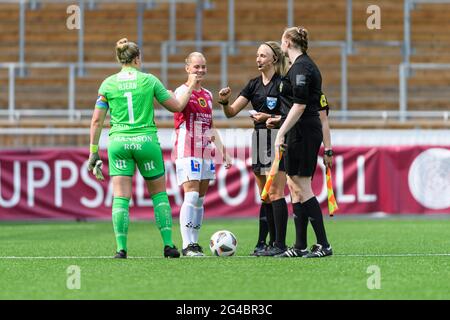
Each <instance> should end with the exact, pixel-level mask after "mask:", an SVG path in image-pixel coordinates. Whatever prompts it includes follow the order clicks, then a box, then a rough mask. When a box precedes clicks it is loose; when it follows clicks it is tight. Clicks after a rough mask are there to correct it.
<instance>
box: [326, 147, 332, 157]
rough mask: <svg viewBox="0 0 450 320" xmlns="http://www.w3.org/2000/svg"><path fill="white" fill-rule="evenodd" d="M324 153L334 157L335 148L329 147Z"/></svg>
mask: <svg viewBox="0 0 450 320" xmlns="http://www.w3.org/2000/svg"><path fill="white" fill-rule="evenodd" d="M324 154H325V155H326V156H328V157H332V156H333V150H331V149H327V150H325V152H324Z"/></svg>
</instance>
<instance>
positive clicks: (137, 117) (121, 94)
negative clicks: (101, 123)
mask: <svg viewBox="0 0 450 320" xmlns="http://www.w3.org/2000/svg"><path fill="white" fill-rule="evenodd" d="M170 97H171V96H170V94H169V93H168V92H167V90H166V88H165V87H164V85H163V84H162V83H161V81H159V79H158V78H156V77H155V76H153V75H152V74H148V73H144V72H141V71H139V70H137V69H135V68H133V67H123V68H122V70H121V71H120V72H119V73H116V74H114V75H112V76H110V77H108V78H106V79H105V80H104V81H103V83H102V85H101V86H100V89H99V90H98V98H97V102H96V104H95V106H96V108H103V109H104V108H109V109H110V113H111V130H110V132H109V135H110V136H113V135H127V136H129V135H145V134H148V133H154V132H156V131H157V128H156V125H155V120H154V109H155V107H154V105H153V98H156V100H157V101H158V102H159V103H164V102H165V101H167V100H168V99H170Z"/></svg>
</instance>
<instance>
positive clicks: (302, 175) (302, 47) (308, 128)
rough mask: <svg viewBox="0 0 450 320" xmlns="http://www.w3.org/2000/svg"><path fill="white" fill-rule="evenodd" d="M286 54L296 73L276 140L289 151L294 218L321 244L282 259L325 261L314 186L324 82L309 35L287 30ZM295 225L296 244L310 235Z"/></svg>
mask: <svg viewBox="0 0 450 320" xmlns="http://www.w3.org/2000/svg"><path fill="white" fill-rule="evenodd" d="M281 49H282V50H283V52H284V53H285V54H287V55H288V56H289V60H290V61H291V63H292V64H291V68H290V69H289V71H288V73H287V74H286V76H285V77H283V79H282V83H281V84H280V93H281V96H280V98H281V103H282V105H281V107H282V112H283V113H284V114H286V117H285V119H284V122H283V125H282V126H281V128H280V130H279V131H278V134H277V137H276V139H275V148H280V147H284V148H285V149H286V151H285V155H284V162H285V169H286V174H287V175H288V186H289V190H290V192H291V197H292V205H293V208H294V214H295V216H297V217H308V218H309V221H311V224H312V226H313V229H314V233H315V234H316V238H317V244H315V245H313V246H312V248H311V251H310V252H308V250H307V248H306V247H300V246H301V244H298V243H296V245H295V246H294V247H293V248H291V249H288V250H286V251H285V252H284V253H281V254H279V255H278V256H279V257H306V258H316V257H325V256H329V255H332V254H333V251H332V249H331V246H330V244H329V243H328V239H327V236H326V232H325V226H324V223H323V217H322V210H321V209H320V205H319V202H318V201H317V198H316V197H315V195H314V193H313V191H312V187H311V180H312V177H313V176H314V171H315V169H316V165H317V157H318V153H319V149H320V145H321V144H322V140H323V133H322V124H321V121H320V118H319V110H320V109H321V104H320V100H321V96H322V76H321V74H320V71H319V69H318V67H317V66H316V64H315V63H314V61H313V60H312V59H311V58H310V57H309V56H308V54H307V50H308V31H307V30H306V29H305V28H302V27H293V28H288V29H286V30H285V32H284V33H283V36H282V43H281ZM301 220H302V219H295V229H296V239H302V238H303V239H304V238H305V236H306V229H305V228H304V227H302V226H300V225H299V223H298V222H300V221H301Z"/></svg>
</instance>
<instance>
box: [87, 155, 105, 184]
mask: <svg viewBox="0 0 450 320" xmlns="http://www.w3.org/2000/svg"><path fill="white" fill-rule="evenodd" d="M102 165H103V161H102V160H100V156H99V154H98V152H91V154H90V155H89V160H88V170H89V171H92V173H93V174H94V176H95V178H97V180H100V181H103V180H104V179H105V178H104V177H103V173H102Z"/></svg>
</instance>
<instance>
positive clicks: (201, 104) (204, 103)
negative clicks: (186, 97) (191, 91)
mask: <svg viewBox="0 0 450 320" xmlns="http://www.w3.org/2000/svg"><path fill="white" fill-rule="evenodd" d="M197 101H198V104H199V105H200V107H202V108H206V106H207V103H206V100H205V99H204V98H202V97H200V98H198V99H197Z"/></svg>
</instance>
